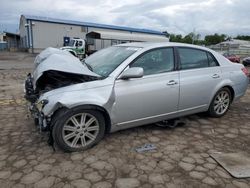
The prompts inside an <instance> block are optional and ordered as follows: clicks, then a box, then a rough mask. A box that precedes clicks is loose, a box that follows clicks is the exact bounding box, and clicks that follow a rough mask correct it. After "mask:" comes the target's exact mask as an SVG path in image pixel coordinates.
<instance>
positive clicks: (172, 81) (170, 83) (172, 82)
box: [167, 80, 178, 86]
mask: <svg viewBox="0 0 250 188" xmlns="http://www.w3.org/2000/svg"><path fill="white" fill-rule="evenodd" d="M175 84H178V83H177V82H176V81H174V80H170V81H169V82H168V83H167V85H169V86H171V85H175Z"/></svg>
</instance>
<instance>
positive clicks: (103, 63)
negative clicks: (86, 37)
mask: <svg viewBox="0 0 250 188" xmlns="http://www.w3.org/2000/svg"><path fill="white" fill-rule="evenodd" d="M138 49H140V48H135V47H125V46H122V47H121V46H113V47H109V48H106V49H103V50H100V51H98V52H96V53H94V54H93V55H91V56H89V57H88V58H86V59H85V63H86V64H87V65H88V66H90V67H91V69H92V71H93V72H94V73H96V74H99V75H100V76H103V77H107V76H108V75H109V74H110V73H111V72H113V71H114V70H115V69H116V67H118V66H119V65H120V64H121V63H122V62H123V61H124V60H126V59H127V58H128V57H129V56H131V55H132V54H133V53H135V52H136V51H137V50H138Z"/></svg>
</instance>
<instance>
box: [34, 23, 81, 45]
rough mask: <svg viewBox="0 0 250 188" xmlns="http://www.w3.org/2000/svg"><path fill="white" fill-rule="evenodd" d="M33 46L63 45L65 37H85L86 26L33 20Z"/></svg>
mask: <svg viewBox="0 0 250 188" xmlns="http://www.w3.org/2000/svg"><path fill="white" fill-rule="evenodd" d="M32 25H33V26H32V33H33V46H34V48H36V49H44V48H47V47H55V48H59V47H62V46H63V37H64V36H68V37H70V38H73V37H79V38H83V39H85V35H86V28H85V27H82V26H74V25H66V24H57V23H48V22H39V21H32Z"/></svg>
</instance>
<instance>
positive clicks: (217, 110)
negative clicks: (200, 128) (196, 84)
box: [208, 88, 232, 117]
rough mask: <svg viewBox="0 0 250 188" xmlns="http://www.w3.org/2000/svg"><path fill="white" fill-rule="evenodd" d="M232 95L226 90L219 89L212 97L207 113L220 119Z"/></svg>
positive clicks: (226, 109)
mask: <svg viewBox="0 0 250 188" xmlns="http://www.w3.org/2000/svg"><path fill="white" fill-rule="evenodd" d="M231 100H232V95H231V92H230V90H229V89H228V88H222V89H220V90H219V91H218V92H217V93H216V94H215V96H214V98H213V100H212V102H211V104H210V106H209V109H208V113H209V115H210V116H212V117H221V116H224V115H225V114H226V113H227V111H228V109H229V107H230V104H231Z"/></svg>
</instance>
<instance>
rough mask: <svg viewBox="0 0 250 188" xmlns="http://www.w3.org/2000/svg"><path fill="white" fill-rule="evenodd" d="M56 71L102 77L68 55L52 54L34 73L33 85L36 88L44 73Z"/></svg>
mask: <svg viewBox="0 0 250 188" xmlns="http://www.w3.org/2000/svg"><path fill="white" fill-rule="evenodd" d="M50 70H55V71H61V72H65V73H73V74H79V75H85V76H93V77H100V75H98V74H96V73H94V72H92V71H90V70H89V69H88V68H87V66H85V65H83V64H82V62H81V61H80V60H79V59H78V58H76V57H74V56H72V55H67V54H63V53H62V54H50V55H49V56H48V57H47V58H46V59H45V60H44V61H41V62H40V63H39V64H38V66H37V67H36V68H35V70H34V72H33V85H34V87H35V86H36V82H37V80H38V79H39V78H40V77H41V76H42V75H43V73H44V72H46V71H50Z"/></svg>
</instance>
